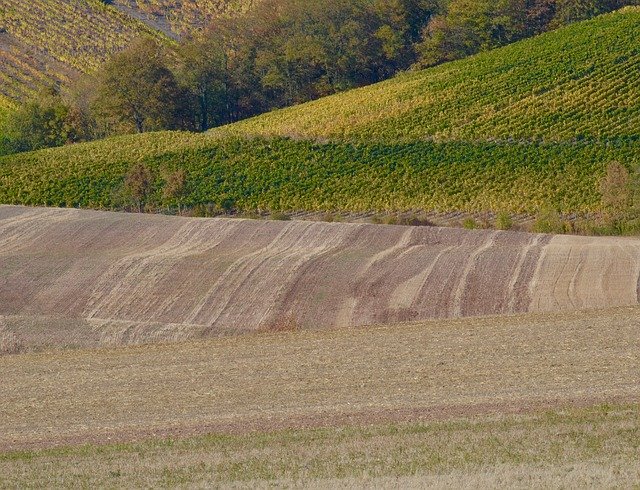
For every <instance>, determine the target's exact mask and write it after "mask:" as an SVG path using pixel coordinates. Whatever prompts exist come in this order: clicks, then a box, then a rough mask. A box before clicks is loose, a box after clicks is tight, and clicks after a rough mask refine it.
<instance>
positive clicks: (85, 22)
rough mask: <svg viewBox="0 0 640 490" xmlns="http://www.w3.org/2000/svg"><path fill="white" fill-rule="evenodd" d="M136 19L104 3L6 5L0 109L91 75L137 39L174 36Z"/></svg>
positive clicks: (0, 11) (1, 26) (0, 41)
mask: <svg viewBox="0 0 640 490" xmlns="http://www.w3.org/2000/svg"><path fill="white" fill-rule="evenodd" d="M172 3H173V2H172ZM193 5H195V4H192V7H193ZM162 8H169V5H164V6H162ZM185 8H186V7H185ZM190 11H191V12H192V15H195V16H197V15H198V12H197V11H193V10H192V9H191V10H190ZM130 14H131V15H130ZM133 14H136V10H135V9H129V10H128V11H124V9H119V8H117V6H115V5H107V4H105V2H102V1H101V0H73V1H71V0H63V1H58V0H33V1H29V2H24V1H23V0H3V1H2V4H1V5H0V105H2V104H3V103H2V99H4V100H5V102H4V103H5V104H6V101H7V100H9V101H16V100H23V99H24V97H26V96H28V95H29V94H30V93H32V92H33V91H34V90H37V89H38V88H40V87H42V86H44V85H50V84H52V83H56V82H57V83H61V84H62V85H64V84H66V83H68V81H69V79H70V78H73V77H75V76H77V74H78V73H83V72H84V73H86V72H90V71H92V70H93V69H95V68H96V67H97V66H98V65H99V64H100V63H102V62H103V61H104V60H105V59H106V58H107V57H108V56H109V55H110V54H112V53H114V52H117V51H119V50H121V49H123V48H124V47H126V46H128V45H129V44H130V43H131V40H132V39H134V38H136V37H139V36H142V35H147V36H152V37H156V38H158V39H163V38H165V36H166V34H171V33H170V32H168V33H163V32H161V29H162V27H163V26H162V25H160V24H158V23H155V22H153V19H147V17H145V16H144V15H133ZM136 17H138V18H136Z"/></svg>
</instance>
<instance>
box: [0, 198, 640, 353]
mask: <svg viewBox="0 0 640 490" xmlns="http://www.w3.org/2000/svg"><path fill="white" fill-rule="evenodd" d="M0 237H1V238H0V266H1V268H2V271H3V274H2V279H1V281H0V318H2V317H4V319H5V323H7V325H8V327H7V328H9V329H10V330H12V331H14V333H15V334H16V335H18V336H19V337H20V338H21V339H22V342H24V344H25V346H39V345H43V344H48V345H70V344H73V345H76V344H77V345H96V344H104V343H116V344H117V343H138V342H145V341H149V340H156V341H157V340H176V339H184V338H193V337H200V336H202V335H205V336H210V335H214V336H215V335H220V334H225V333H241V332H247V331H255V330H259V329H261V328H263V329H264V328H267V329H268V328H271V327H272V326H279V325H280V324H289V323H290V322H294V323H295V324H296V325H299V326H301V327H305V328H322V327H332V326H352V325H371V324H381V323H394V322H401V321H409V320H411V321H419V320H425V319H430V318H442V317H465V316H478V315H495V314H510V313H524V312H549V311H570V310H577V309H583V308H598V307H613V306H633V305H637V304H638V280H639V276H640V269H639V265H638V264H640V260H639V259H640V243H639V242H638V241H637V240H635V239H625V238H584V237H563V236H549V235H530V234H518V233H511V232H489V231H467V230H454V229H445V228H429V227H399V226H377V225H356V224H342V223H333V224H331V223H311V222H296V221H291V222H277V221H252V220H240V219H236V220H229V219H186V218H175V217H166V216H150V215H131V214H123V213H104V212H95V211H78V210H60V209H29V208H21V207H8V206H2V207H0ZM56 326H59V328H58V327H56ZM167 326H171V328H167Z"/></svg>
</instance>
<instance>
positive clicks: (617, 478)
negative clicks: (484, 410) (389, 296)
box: [0, 405, 640, 488]
mask: <svg viewBox="0 0 640 490" xmlns="http://www.w3.org/2000/svg"><path fill="white" fill-rule="evenodd" d="M639 421H640V419H639V417H638V408H637V405H635V406H609V405H602V406H598V407H594V408H589V409H570V410H556V411H550V412H547V413H543V414H538V415H527V416H503V417H500V418H488V417H483V418H482V419H480V420H475V421H470V420H459V421H452V422H428V423H421V424H409V425H405V424H393V425H384V426H373V427H366V428H364V427H363V428H359V427H342V428H332V429H315V430H311V429H307V430H288V431H280V432H273V433H254V434H247V435H210V436H203V437H197V438H191V439H186V440H171V439H169V440H153V441H148V442H138V443H129V444H112V445H108V446H83V447H75V448H59V449H49V450H42V451H23V452H9V453H0V488H4V487H6V488H24V487H28V488H31V487H49V488H50V487H69V486H73V487H77V486H83V487H84V486H87V487H89V486H91V487H95V486H98V487H127V488H132V487H145V488H149V487H175V486H211V485H213V486H216V485H225V484H227V485H229V484H235V485H246V486H255V485H256V484H261V485H263V486H264V485H265V484H270V485H276V486H291V485H294V484H295V485H297V486H305V485H307V486H308V485H310V484H312V483H314V482H316V483H318V484H324V485H325V486H330V485H332V484H333V486H334V487H335V486H337V485H339V484H342V485H343V486H349V485H357V486H362V485H365V486H394V487H398V486H399V487H402V486H417V485H418V486H429V485H438V484H439V485H446V486H449V487H455V486H460V485H462V484H467V485H469V484H470V483H471V484H474V485H473V486H479V487H483V486H484V487H486V486H489V487H494V486H496V485H499V486H504V485H514V484H519V485H522V486H526V487H545V488H547V487H549V488H551V487H573V486H578V487H579V486H599V487H631V486H633V485H634V484H637V478H638V477H640V465H639V464H638V461H639V458H640V443H639V441H640V438H639V437H638V436H640V433H639V431H640V425H639Z"/></svg>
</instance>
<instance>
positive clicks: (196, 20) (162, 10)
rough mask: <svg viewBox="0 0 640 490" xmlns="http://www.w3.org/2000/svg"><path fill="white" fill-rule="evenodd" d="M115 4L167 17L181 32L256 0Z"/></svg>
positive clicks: (240, 9) (155, 0)
mask: <svg viewBox="0 0 640 490" xmlns="http://www.w3.org/2000/svg"><path fill="white" fill-rule="evenodd" d="M114 3H115V4H118V5H122V6H125V7H128V8H133V9H136V10H138V11H140V12H143V13H145V14H147V15H152V16H158V17H162V18H164V19H166V20H167V21H168V22H169V24H170V25H171V28H172V29H173V30H174V31H175V32H177V33H180V34H183V33H185V32H189V31H191V30H193V29H194V28H201V27H204V26H206V25H207V24H208V23H209V22H211V21H212V20H213V19H215V18H216V17H218V16H220V15H229V14H235V13H238V12H245V11H246V10H248V9H249V8H251V6H252V5H253V4H255V3H256V0H198V1H196V0H115V2H114Z"/></svg>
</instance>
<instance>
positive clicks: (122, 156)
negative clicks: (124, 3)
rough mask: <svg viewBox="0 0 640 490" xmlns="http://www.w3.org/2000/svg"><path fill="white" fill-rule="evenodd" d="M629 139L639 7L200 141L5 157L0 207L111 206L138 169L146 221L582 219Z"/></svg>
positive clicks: (637, 79) (638, 127) (632, 151)
mask: <svg viewBox="0 0 640 490" xmlns="http://www.w3.org/2000/svg"><path fill="white" fill-rule="evenodd" d="M638 134H640V9H637V8H636V9H626V10H624V11H622V12H617V13H614V14H610V15H605V16H602V17H599V18H598V19H596V20H593V21H588V22H584V23H580V24H574V25H572V26H570V27H568V28H565V29H562V30H560V31H556V32H553V33H549V34H545V35H542V36H539V37H537V38H535V39H531V40H527V41H523V42H520V43H517V44H515V45H511V46H508V47H506V48H502V49H499V50H495V51H493V52H490V53H486V54H482V55H480V56H476V57H473V58H470V59H468V60H464V61H460V62H454V63H449V64H446V65H443V66H440V67H437V68H433V69H429V70H425V71H423V72H416V73H409V74H405V75H402V76H400V77H398V78H397V79H394V80H391V81H389V82H385V83H381V84H378V85H375V86H372V87H369V88H365V89H361V90H355V91H352V92H347V93H344V94H341V95H337V96H333V97H329V98H326V99H322V100H319V101H317V102H313V103H310V104H306V105H303V106H298V107H294V108H291V109H286V110H282V111H278V112H275V113H271V114H267V115H264V116H260V117H257V118H254V119H252V120H248V121H245V122H241V123H238V124H235V125H231V126H227V127H223V128H219V129H217V130H214V131H212V132H210V133H208V134H205V135H196V134H187V133H156V134H146V135H142V136H130V137H122V138H118V139H111V140H104V141H100V142H95V143H90V144H83V145H78V146H70V147H65V148H59V149H54V150H47V151H41V152H37V153H30V154H21V155H16V156H12V157H5V158H3V159H0V202H3V203H11V204H28V205H49V206H82V207H92V208H100V209H104V208H118V207H119V206H120V205H121V202H120V201H119V199H120V197H119V195H120V194H121V192H120V191H121V189H122V186H123V182H124V180H125V176H126V174H127V172H128V171H129V169H131V168H132V166H133V165H134V164H136V163H142V164H144V165H146V166H147V167H148V168H149V169H150V170H151V172H152V175H153V189H152V192H151V195H150V196H148V197H147V204H149V205H151V206H153V207H162V206H176V205H178V204H179V205H183V206H189V207H193V206H197V205H199V204H215V205H218V206H229V205H233V206H234V207H236V208H237V209H239V210H256V209H261V210H273V211H285V210H309V211H311V210H313V211H332V210H345V211H364V210H384V211H389V210H417V209H423V210H438V211H450V210H459V211H469V212H477V211H489V210H491V211H504V212H511V213H535V212H537V211H538V210H539V209H541V208H543V207H546V206H552V207H554V208H556V209H557V210H559V211H561V212H564V213H588V212H597V211H599V210H600V207H601V205H600V204H601V196H600V191H599V181H600V179H601V177H602V176H603V175H604V169H605V168H606V166H607V165H608V164H609V163H610V162H612V161H618V162H620V163H622V164H623V165H625V166H627V167H628V168H632V167H633V166H635V165H640V141H639V140H638ZM177 169H182V170H184V173H185V186H184V189H183V192H181V194H180V195H179V196H173V197H167V196H166V194H165V193H164V192H163V189H164V187H165V182H164V179H165V176H166V175H167V172H168V171H169V172H171V171H175V170H177ZM514 190H517V192H514Z"/></svg>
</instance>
